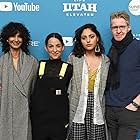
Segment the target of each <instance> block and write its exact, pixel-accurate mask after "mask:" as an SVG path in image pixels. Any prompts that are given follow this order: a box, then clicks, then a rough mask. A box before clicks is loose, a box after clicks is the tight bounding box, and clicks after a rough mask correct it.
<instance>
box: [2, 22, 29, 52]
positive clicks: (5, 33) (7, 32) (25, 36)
mask: <svg viewBox="0 0 140 140" xmlns="http://www.w3.org/2000/svg"><path fill="white" fill-rule="evenodd" d="M17 33H19V35H20V37H21V38H22V40H23V43H22V45H21V49H22V51H23V52H25V53H26V54H30V52H29V50H28V46H29V45H30V41H31V36H30V32H29V31H28V29H27V28H26V27H25V26H24V25H23V24H21V23H18V22H10V23H8V24H7V25H5V26H4V27H3V28H2V30H1V34H0V42H1V43H2V51H3V52H4V53H7V52H8V51H9V50H10V46H9V43H8V42H7V40H8V38H9V37H13V36H15V35H16V34H17Z"/></svg>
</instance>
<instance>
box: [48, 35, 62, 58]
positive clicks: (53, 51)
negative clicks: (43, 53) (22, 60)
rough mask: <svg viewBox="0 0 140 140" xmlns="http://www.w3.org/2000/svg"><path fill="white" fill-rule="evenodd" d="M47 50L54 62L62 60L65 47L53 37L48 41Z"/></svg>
mask: <svg viewBox="0 0 140 140" xmlns="http://www.w3.org/2000/svg"><path fill="white" fill-rule="evenodd" d="M46 50H47V52H48V54H49V57H50V59H52V60H55V59H60V58H61V54H62V52H63V50H64V46H63V45H62V44H61V42H60V41H59V40H58V39H57V38H55V37H51V38H50V39H49V40H48V44H47V46H46Z"/></svg>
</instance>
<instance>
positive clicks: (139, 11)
mask: <svg viewBox="0 0 140 140" xmlns="http://www.w3.org/2000/svg"><path fill="white" fill-rule="evenodd" d="M128 9H129V11H130V13H131V14H132V15H135V16H139V15H140V0H132V1H130V3H129V6H128Z"/></svg>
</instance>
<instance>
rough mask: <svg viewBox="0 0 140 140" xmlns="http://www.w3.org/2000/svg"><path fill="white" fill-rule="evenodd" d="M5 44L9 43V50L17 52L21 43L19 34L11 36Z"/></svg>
mask: <svg viewBox="0 0 140 140" xmlns="http://www.w3.org/2000/svg"><path fill="white" fill-rule="evenodd" d="M7 42H8V43H9V46H10V49H14V50H18V49H20V46H21V45H22V43H23V40H22V38H21V37H20V34H19V33H17V34H16V35H15V36H11V37H9V38H8V40H7Z"/></svg>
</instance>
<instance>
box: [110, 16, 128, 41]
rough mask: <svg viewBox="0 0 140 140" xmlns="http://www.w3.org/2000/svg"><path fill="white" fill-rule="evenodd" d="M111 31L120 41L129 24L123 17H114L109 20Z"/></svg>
mask: <svg viewBox="0 0 140 140" xmlns="http://www.w3.org/2000/svg"><path fill="white" fill-rule="evenodd" d="M111 31H112V35H113V37H114V39H115V40H116V41H121V40H122V39H124V38H125V36H126V34H127V33H128V32H129V31H130V26H129V25H128V23H127V21H126V20H125V19H124V18H114V19H112V21H111Z"/></svg>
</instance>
